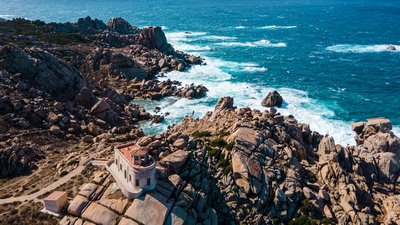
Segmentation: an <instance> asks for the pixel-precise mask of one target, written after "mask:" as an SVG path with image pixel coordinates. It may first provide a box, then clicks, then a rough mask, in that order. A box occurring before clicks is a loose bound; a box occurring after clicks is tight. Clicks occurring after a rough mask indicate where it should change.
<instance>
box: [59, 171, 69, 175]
mask: <svg viewBox="0 0 400 225" xmlns="http://www.w3.org/2000/svg"><path fill="white" fill-rule="evenodd" d="M67 174H68V171H66V170H63V171H62V172H61V173H60V176H61V177H63V176H65V175H67Z"/></svg>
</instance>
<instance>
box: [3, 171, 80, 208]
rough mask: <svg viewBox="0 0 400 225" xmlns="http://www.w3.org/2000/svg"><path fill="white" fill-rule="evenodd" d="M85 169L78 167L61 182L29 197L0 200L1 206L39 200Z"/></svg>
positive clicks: (60, 180)
mask: <svg viewBox="0 0 400 225" xmlns="http://www.w3.org/2000/svg"><path fill="white" fill-rule="evenodd" d="M84 169H85V166H81V165H80V166H78V167H77V168H75V169H74V170H72V171H71V172H70V173H68V174H67V175H65V176H63V177H61V178H60V179H59V180H57V181H54V182H53V183H51V184H50V185H48V186H46V187H45V188H42V189H41V190H39V191H37V192H35V193H32V194H29V195H22V196H18V197H10V198H5V199H0V205H2V204H7V203H12V202H18V201H19V202H24V201H30V200H38V199H37V197H39V196H41V195H43V194H45V193H46V192H49V191H52V190H54V189H56V188H57V187H59V186H61V185H63V184H65V183H67V182H68V181H69V180H70V179H71V178H73V177H75V176H77V175H79V174H81V172H82V171H83V170H84Z"/></svg>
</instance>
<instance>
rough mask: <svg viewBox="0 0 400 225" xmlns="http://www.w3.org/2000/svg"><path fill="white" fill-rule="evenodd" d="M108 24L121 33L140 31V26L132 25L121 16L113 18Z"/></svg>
mask: <svg viewBox="0 0 400 225" xmlns="http://www.w3.org/2000/svg"><path fill="white" fill-rule="evenodd" d="M107 25H108V27H110V28H111V29H113V30H115V31H116V32H118V33H120V34H137V33H139V32H140V29H139V28H137V27H134V26H132V25H131V24H129V23H128V21H126V20H124V19H122V18H121V17H113V18H111V19H110V20H109V21H108V23H107Z"/></svg>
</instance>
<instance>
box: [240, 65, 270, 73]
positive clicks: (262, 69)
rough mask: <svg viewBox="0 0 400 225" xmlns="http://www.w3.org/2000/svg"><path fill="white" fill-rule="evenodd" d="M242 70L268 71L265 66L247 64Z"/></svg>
mask: <svg viewBox="0 0 400 225" xmlns="http://www.w3.org/2000/svg"><path fill="white" fill-rule="evenodd" d="M243 71H246V72H251V73H252V72H266V71H268V69H267V68H265V67H250V66H247V67H244V68H243Z"/></svg>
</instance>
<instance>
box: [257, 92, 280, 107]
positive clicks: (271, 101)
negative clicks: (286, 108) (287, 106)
mask: <svg viewBox="0 0 400 225" xmlns="http://www.w3.org/2000/svg"><path fill="white" fill-rule="evenodd" d="M282 103H283V98H282V96H281V95H280V94H279V93H278V92H277V91H272V92H269V93H268V95H267V97H265V98H264V99H263V100H262V102H261V105H262V106H264V107H275V106H277V107H281V106H282Z"/></svg>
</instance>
